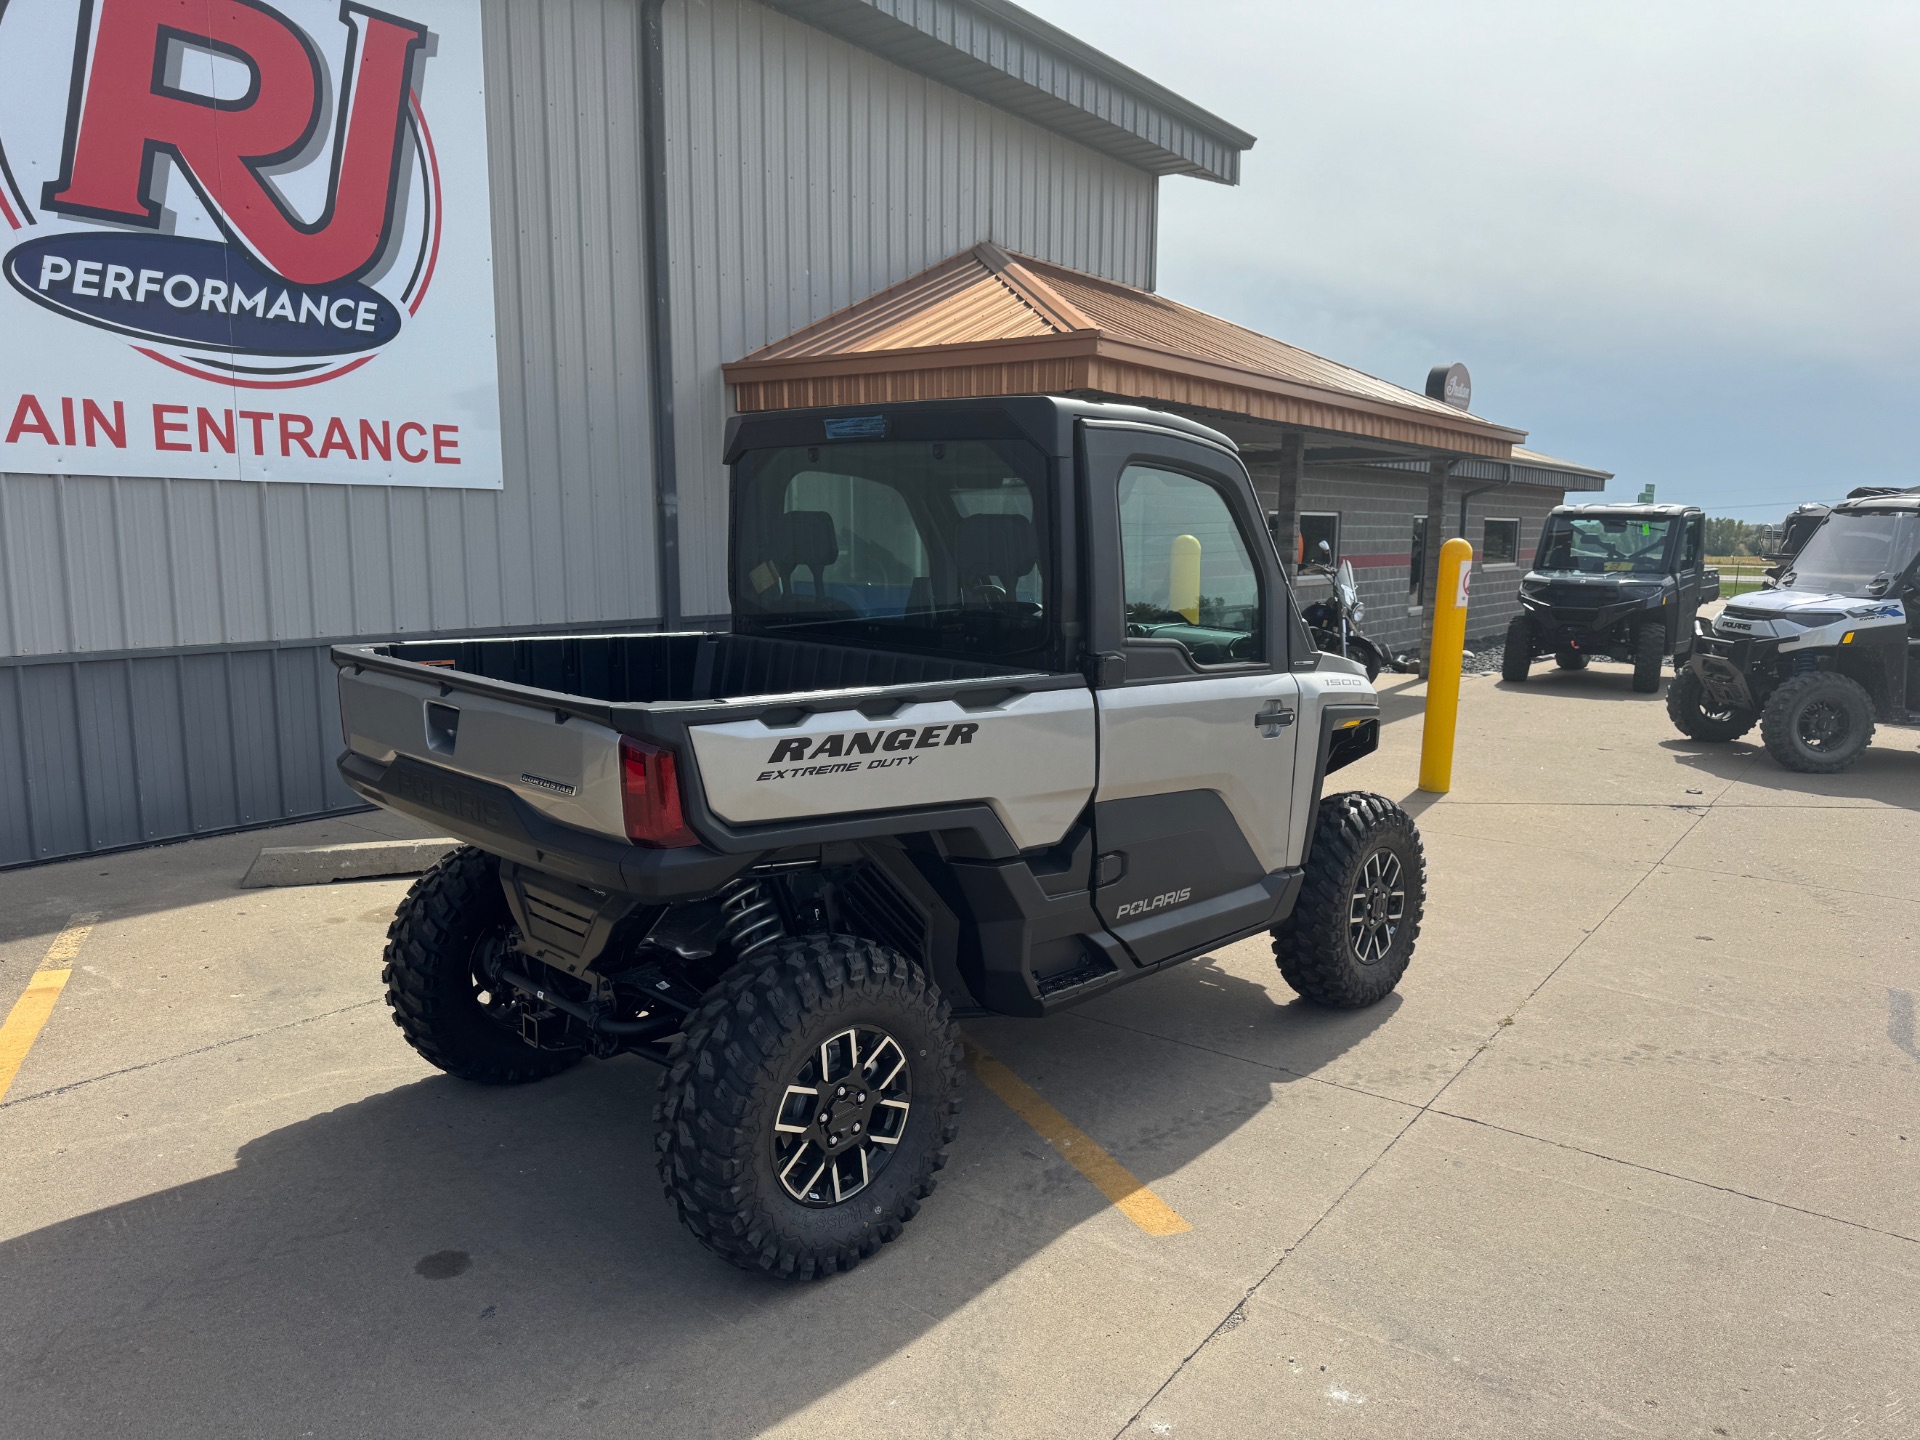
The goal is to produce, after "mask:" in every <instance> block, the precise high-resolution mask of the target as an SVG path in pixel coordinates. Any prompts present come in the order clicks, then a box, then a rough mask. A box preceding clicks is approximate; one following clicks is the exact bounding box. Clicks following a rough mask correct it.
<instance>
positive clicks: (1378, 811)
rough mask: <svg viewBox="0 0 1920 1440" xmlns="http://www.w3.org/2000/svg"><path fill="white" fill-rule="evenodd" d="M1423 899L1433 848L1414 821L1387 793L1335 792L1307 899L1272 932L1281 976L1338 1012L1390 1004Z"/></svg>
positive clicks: (1312, 861)
mask: <svg viewBox="0 0 1920 1440" xmlns="http://www.w3.org/2000/svg"><path fill="white" fill-rule="evenodd" d="M1426 899H1427V860H1426V852H1425V851H1424V850H1423V849H1422V848H1421V845H1420V832H1419V830H1418V829H1416V828H1415V827H1414V823H1413V817H1412V816H1410V815H1408V814H1407V812H1406V811H1404V810H1402V809H1401V808H1400V807H1399V806H1398V805H1396V804H1394V803H1393V802H1392V801H1391V800H1389V799H1387V798H1386V797H1385V796H1384V795H1367V794H1361V793H1357V792H1356V793H1354V794H1349V795H1330V796H1328V797H1327V798H1326V799H1325V800H1322V801H1321V802H1320V818H1319V822H1318V823H1317V824H1316V825H1315V827H1314V832H1313V848H1312V850H1311V851H1310V852H1309V854H1308V856H1307V873H1306V877H1305V879H1304V880H1303V881H1302V882H1301V885H1300V898H1299V900H1298V901H1297V902H1296V903H1295V905H1294V907H1293V913H1292V914H1291V915H1289V916H1288V917H1287V918H1286V919H1285V920H1283V921H1282V922H1281V923H1280V924H1279V925H1278V926H1276V927H1275V928H1274V931H1273V958H1274V962H1275V963H1276V964H1277V965H1279V967H1280V976H1281V978H1282V979H1284V980H1285V981H1286V982H1287V984H1289V985H1291V986H1292V987H1293V988H1294V990H1296V991H1297V992H1298V993H1299V994H1300V995H1302V996H1304V997H1305V998H1306V999H1308V1000H1311V1001H1313V1002H1314V1003H1315V1004H1317V1005H1327V1006H1331V1007H1333V1008H1335V1009H1340V1010H1353V1009H1358V1008H1360V1007H1361V1006H1363V1005H1371V1004H1373V1003H1374V1002H1375V1001H1377V1000H1381V999H1384V998H1385V997H1386V996H1387V995H1388V994H1389V993H1390V992H1391V991H1392V990H1393V987H1394V986H1396V985H1398V984H1399V983H1400V977H1401V975H1402V974H1404V973H1405V972H1406V968H1407V962H1408V961H1409V960H1411V959H1412V958H1413V944H1414V941H1416V940H1417V939H1419V938H1420V918H1421V914H1422V912H1423V911H1424V910H1425V908H1426Z"/></svg>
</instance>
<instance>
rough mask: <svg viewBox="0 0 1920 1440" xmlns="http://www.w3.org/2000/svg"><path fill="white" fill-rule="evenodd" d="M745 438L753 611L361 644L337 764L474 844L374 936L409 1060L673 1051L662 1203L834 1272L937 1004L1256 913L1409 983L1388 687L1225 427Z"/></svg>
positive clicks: (940, 419) (490, 1076) (956, 421)
mask: <svg viewBox="0 0 1920 1440" xmlns="http://www.w3.org/2000/svg"><path fill="white" fill-rule="evenodd" d="M728 463H729V465H730V466H731V467H732V487H733V495H732V502H733V504H732V513H733V530H732V535H731V540H730V550H731V560H730V566H731V570H730V578H731V591H732V597H733V605H734V613H733V620H732V626H731V628H730V629H728V630H726V631H722V632H717V633H690V634H658V633H646V634H617V635H570V636H553V635H550V636H539V637H524V638H511V639H475V640H445V641H430V642H419V643H403V644H388V645H344V646H340V647H338V648H337V649H336V650H335V651H334V661H335V663H336V665H338V666H339V670H340V699H341V713H342V717H343V721H344V724H345V727H346V739H347V750H346V753H345V754H344V755H343V756H342V757H341V760H340V770H341V773H342V774H343V775H344V776H345V777H346V780H347V782H348V783H349V784H350V785H352V786H353V788H354V789H355V790H356V791H358V792H359V793H360V794H361V795H363V796H365V797H366V798H367V799H368V800H371V801H373V802H375V803H377V804H380V805H384V806H388V807H390V808H392V809H394V810H397V811H400V812H403V813H405V814H408V815H412V816H416V817H418V818H419V819H422V820H424V821H427V822H428V823H430V824H432V825H434V826H436V827H441V828H444V829H445V830H446V831H447V832H448V833H451V834H453V835H455V836H458V837H459V838H461V839H462V840H464V841H466V842H467V845H466V847H465V848H462V849H460V850H458V851H456V852H454V853H453V854H452V855H451V856H449V857H448V858H447V859H446V860H445V861H443V862H442V863H441V864H440V865H439V866H438V867H437V868H436V869H435V870H433V871H432V872H431V873H429V874H428V875H426V876H425V877H424V878H422V879H421V881H420V882H419V883H418V884H417V885H416V886H415V887H414V889H413V891H412V893H411V894H409V895H408V897H407V898H406V900H405V901H404V902H403V903H402V904H401V906H400V910H399V913H398V915H397V917H396V918H395V920H394V922H393V926H392V929H391V930H390V931H389V940H388V946H387V955H386V983H387V990H388V998H389V1000H390V1002H391V1004H392V1006H393V1012H394V1018H395V1020H396V1021H397V1022H398V1024H399V1026H400V1028H401V1030H402V1031H403V1032H404V1033H405V1035H406V1038H407V1039H408V1041H409V1042H411V1043H412V1045H413V1046H414V1047H415V1049H417V1050H418V1051H419V1052H420V1054H421V1055H423V1056H425V1057H426V1058H427V1059H428V1060H429V1061H431V1062H432V1063H433V1064H435V1065H438V1066H439V1067H441V1068H442V1069H444V1070H447V1071H449V1072H451V1073H452V1074H455V1075H458V1076H462V1077H465V1078H467V1079H470V1080H475V1081H479V1082H482V1083H487V1084H512V1083H517V1082H521V1081H528V1080H537V1079H540V1078H542V1077H544V1076H548V1075H553V1074H555V1073H557V1072H558V1071H561V1070H564V1069H566V1068H567V1067H569V1066H572V1065H576V1064H578V1063H580V1061H581V1060H582V1059H583V1058H585V1057H587V1056H603V1057H604V1056H611V1055H615V1054H619V1053H622V1052H629V1053H634V1054H639V1055H642V1056H646V1057H649V1058H652V1059H655V1060H657V1061H659V1062H661V1063H662V1064H663V1065H664V1066H665V1075H664V1078H663V1080H662V1089H661V1100H660V1105H659V1110H658V1112H657V1127H656V1128H657V1137H656V1143H657V1145H658V1160H659V1171H660V1178H661V1181H662V1183H663V1184H664V1185H665V1187H666V1192H667V1196H668V1198H669V1199H670V1200H671V1201H672V1203H673V1204H674V1205H675V1206H676V1207H677V1208H678V1211H679V1213H680V1216H681V1218H682V1219H683V1220H684V1221H685V1223H686V1224H687V1226H688V1228H690V1229H691V1230H692V1231H693V1233H694V1234H695V1235H696V1236H697V1237H698V1238H699V1239H700V1240H701V1241H702V1242H703V1243H704V1244H705V1245H707V1246H708V1247H709V1248H710V1249H712V1250H714V1251H715V1252H717V1253H718V1254H720V1255H721V1256H723V1257H725V1258H726V1259H728V1260H730V1261H732V1262H734V1263H736V1264H738V1265H741V1266H744V1267H747V1268H750V1269H757V1270H762V1271H766V1272H769V1273H772V1274H776V1275H790V1276H808V1277H811V1276H817V1275H823V1274H826V1273H829V1272H832V1271H835V1270H843V1269H846V1268H847V1267H849V1266H851V1265H853V1264H855V1263H857V1262H858V1261H859V1260H860V1259H861V1258H862V1257H864V1256H867V1255H870V1254H871V1253H872V1252H873V1251H874V1250H875V1248H876V1247H878V1246H879V1245H880V1244H881V1243H882V1242H884V1241H888V1240H891V1239H893V1238H894V1237H895V1236H897V1235H898V1234H899V1233H900V1230H901V1227H902V1225H903V1224H904V1223H905V1222H906V1221H907V1220H908V1219H910V1218H911V1217H912V1216H913V1215H914V1213H915V1211H916V1210H917V1209H918V1208H919V1205H920V1202H921V1200H922V1198H923V1197H925V1196H926V1195H927V1194H928V1193H929V1191H930V1190H931V1189H932V1187H933V1174H934V1172H935V1171H936V1170H938V1169H939V1168H940V1166H941V1165H942V1164H943V1163H944V1162H945V1159H946V1150H947V1145H948V1143H949V1142H950V1141H951V1140H952V1138H953V1135H954V1112H955V1086H956V1083H957V1073H956V1067H957V1065H958V1063H959V1056H960V1047H959V1044H958V1032H957V1031H956V1029H955V1026H954V1017H955V1016H956V1015H962V1016H964V1015H966V1014H979V1013H995V1014H1000V1015H1025V1016H1044V1015H1048V1014H1051V1013H1053V1012H1054V1011H1057V1010H1060V1009H1063V1008H1065V1007H1066V1006H1069V1005H1073V1004H1077V1003H1079V1002H1080V1001H1083V1000H1085V999H1087V998H1089V997H1091V996H1096V995H1101V994H1104V993H1106V992H1107V991H1109V990H1111V989H1113V988H1114V987H1115V986H1119V985H1124V984H1127V983H1129V982H1130V981H1133V980H1137V979H1140V978H1141V977H1142V976H1145V975H1147V974H1150V973H1151V972H1153V971H1155V970H1159V969H1162V968H1164V967H1166V966H1169V965H1174V964H1178V963H1179V962H1181V961H1183V960H1188V959H1191V958H1193V957H1195V956H1197V955H1201V954H1204V953H1206V952H1207V951H1209V950H1213V949H1216V948H1218V947H1219V946H1221V945H1225V944H1228V943H1230V942H1232V941H1235V940H1239V939H1242V938H1244V937H1247V936H1250V935H1258V934H1262V933H1266V932H1271V935H1272V937H1273V948H1274V954H1275V956H1276V958H1277V960H1278V963H1279V968H1280V974H1281V976H1282V977H1283V978H1284V979H1285V980H1286V981H1287V983H1288V984H1289V985H1291V986H1292V987H1293V988H1294V989H1295V990H1297V991H1298V992H1299V993H1300V994H1302V995H1304V996H1306V997H1308V998H1309V999H1310V1000H1313V1001H1317V1002H1319V1003H1321V1004H1325V1005H1332V1006H1359V1005H1368V1004H1372V1003H1373V1002H1375V1001H1377V1000H1379V999H1381V998H1382V997H1383V996H1385V995H1386V994H1387V993H1388V992H1389V991H1391V990H1392V989H1393V988H1394V986H1395V984H1396V983H1398V981H1399V979H1400V975H1401V972H1402V971H1403V970H1405V968H1406V965H1407V962H1408V959H1409V957H1410V956H1411V954H1412V952H1413V946H1414V940H1415V937H1416V936H1417V935H1418V934H1419V930H1420V919H1421V911H1422V904H1423V899H1424V886H1425V867H1424V861H1423V859H1422V852H1421V846H1420V838H1419V835H1418V833H1417V832H1416V831H1415V828H1414V825H1413V822H1412V820H1410V819H1409V818H1408V816H1407V815H1406V814H1405V813H1404V812H1403V811H1402V810H1400V809H1399V807H1398V806H1396V805H1394V804H1393V803H1392V802H1391V801H1389V800H1386V799H1384V798H1382V797H1380V796H1378V795H1368V794H1342V795H1331V796H1323V794H1322V787H1323V784H1324V782H1325V780H1326V777H1327V776H1328V775H1329V774H1331V773H1332V772H1334V771H1336V770H1338V769H1340V768H1341V767H1342V766H1343V765H1346V764H1348V763H1350V762H1351V761H1353V760H1356V759H1358V758H1360V757H1361V756H1364V755H1366V754H1367V753H1369V752H1370V751H1372V750H1373V749H1374V748H1375V746H1376V744H1377V743H1378V737H1379V708H1378V702H1377V700H1376V697H1375V695H1374V692H1373V689H1372V687H1371V686H1370V685H1369V684H1368V682H1367V679H1366V676H1365V675H1364V673H1363V672H1362V670H1361V667H1360V666H1359V665H1357V664H1355V663H1354V662H1352V661H1350V660H1347V659H1344V658H1340V657H1336V656H1329V655H1322V654H1319V653H1317V652H1316V651H1314V650H1313V649H1312V648H1311V646H1310V644H1309V641H1308V638H1307V634H1306V631H1305V629H1304V628H1303V626H1302V624H1301V620H1300V616H1299V614H1298V612H1297V611H1296V609H1295V606H1294V602H1293V597H1292V595H1291V594H1290V592H1289V589H1288V586H1287V581H1286V577H1285V575H1284V574H1283V572H1282V571H1281V568H1280V566H1279V564H1278V563H1277V557H1276V555H1275V552H1274V548H1273V545H1272V543H1271V541H1270V539H1269V537H1268V535H1267V533H1266V531H1265V529H1264V527H1263V526H1262V524H1261V523H1260V511H1259V509H1258V507H1257V505H1256V502H1255V498H1254V493H1253V490H1252V487H1251V485H1250V484H1249V482H1248V478H1247V473H1246V470H1245V469H1244V467H1243V466H1242V464H1241V462H1240V459H1239V457H1238V455H1237V454H1236V453H1235V451H1234V448H1233V446H1232V445H1231V443H1229V442H1228V441H1227V440H1226V439H1225V438H1223V437H1222V436H1220V435H1217V434H1215V433H1214V432H1213V431H1210V430H1208V429H1205V428H1204V427H1202V426H1200V425H1197V424H1194V423H1192V422H1191V421H1187V420H1183V419H1178V418H1175V417H1173V416H1169V415H1162V414H1156V413H1153V412H1150V411H1146V410H1139V409H1133V408H1130V407H1125V406H1110V405H1093V404H1086V403H1082V402H1076V401H1071V400H1059V399H1048V398H1039V397H1033V398H1017V399H1010V400H983V401H968V402H959V401H956V402H947V403H940V404H927V405H915V406H895V407H886V406H882V407H879V408H870V409H866V410H861V411H833V412H819V411H798V412H787V413H779V414H767V415H755V416H748V417H745V418H742V419H737V420H735V421H733V422H732V427H731V431H730V440H729V446H728Z"/></svg>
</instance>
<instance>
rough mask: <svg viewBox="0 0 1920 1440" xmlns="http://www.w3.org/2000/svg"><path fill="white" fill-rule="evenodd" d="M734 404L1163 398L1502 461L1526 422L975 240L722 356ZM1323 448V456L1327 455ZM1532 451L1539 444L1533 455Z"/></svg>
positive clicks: (1238, 435)
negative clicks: (1509, 421)
mask: <svg viewBox="0 0 1920 1440" xmlns="http://www.w3.org/2000/svg"><path fill="white" fill-rule="evenodd" d="M725 374H726V379H727V382H728V383H729V384H730V385H732V386H733V387H734V403H735V406H736V407H737V408H738V409H739V410H740V411H742V412H746V411H753V410H786V409H799V408H803V407H811V406H819V405H866V404H877V403H880V402H883V401H895V400H936V399H959V398H967V397H976V396H990V395H1032V394H1041V393H1049V394H1084V395H1088V396H1100V397H1105V398H1116V399H1126V400H1135V401H1140V402H1143V403H1146V404H1149V405H1158V406H1160V407H1162V408H1175V409H1178V410H1181V411H1183V412H1186V413H1189V414H1192V415H1195V416H1196V417H1198V418H1202V419H1205V420H1207V421H1208V423H1211V424H1216V425H1218V426H1219V428H1221V429H1223V430H1225V431H1226V432H1227V433H1228V434H1230V435H1232V436H1233V438H1235V439H1236V440H1238V441H1240V442H1241V443H1242V444H1247V443H1249V442H1251V443H1253V444H1256V445H1258V444H1262V443H1264V444H1269V445H1270V444H1273V443H1275V440H1276V438H1277V436H1278V433H1279V431H1280V430H1281V429H1282V428H1284V429H1286V430H1291V431H1293V432H1295V433H1296V434H1299V433H1302V432H1304V433H1305V435H1306V437H1307V439H1308V443H1309V445H1311V446H1313V447H1314V448H1317V449H1328V450H1330V451H1333V450H1339V451H1346V452H1348V455H1347V456H1346V457H1343V458H1351V459H1353V460H1360V459H1361V458H1362V456H1365V457H1366V458H1367V459H1387V458H1389V457H1391V456H1394V455H1399V456H1407V457H1411V456H1419V455H1426V456H1432V455H1436V454H1438V455H1452V456H1462V457H1465V456H1475V457H1483V458H1485V459H1489V460H1500V461H1513V460H1516V459H1518V458H1520V456H1517V455H1516V453H1515V447H1516V446H1517V445H1519V444H1520V442H1522V441H1523V440H1525V439H1526V432H1525V431H1523V430H1515V429H1512V428H1510V427H1508V426H1505V425H1498V424H1495V423H1494V422H1493V421H1490V420H1484V419H1482V418H1480V417H1479V416H1477V415H1473V414H1470V413H1469V412H1467V411H1464V410H1458V409H1455V408H1454V407H1453V406H1451V405H1448V404H1445V403H1444V402H1442V401H1439V400H1435V399H1432V398H1430V397H1428V396H1426V395H1422V394H1419V393H1418V392H1416V391H1412V390H1407V389H1403V388H1402V387H1400V386H1398V385H1393V384H1389V383H1388V382H1387V381H1384V380H1379V379H1376V378H1375V377H1373V376H1371V375H1367V374H1365V373H1363V372H1361V371H1359V370H1355V369H1352V368H1351V367H1349V366H1346V365H1341V364H1338V363H1336V362H1334V361H1332V360H1327V359H1323V358H1322V357H1320V356H1318V355H1314V354H1311V353H1310V352H1308V351H1305V350H1302V349H1299V348H1298V347H1296V346H1293V345H1288V344H1286V343H1285V342H1284V341H1280V340H1275V339H1272V338H1271V337H1269V336H1266V335H1261V334H1259V333H1257V332H1256V331H1253V330H1248V329H1246V328H1245V327H1244V326H1240V325H1235V324H1233V323H1231V322H1230V321H1226V320H1222V319H1219V318H1218V317H1217V316H1213V315H1209V314H1206V313H1205V312H1204V311H1200V310H1195V309H1192V308H1191V307H1189V306H1186V305H1181V304H1177V303H1176V302H1174V301H1172V300H1168V299H1166V298H1165V297H1163V296H1160V295H1156V294H1154V293H1153V292H1151V291H1148V290H1138V289H1135V288H1133V287H1132V286H1128V285H1119V284H1115V283H1114V282H1112V281H1110V280H1102V279H1099V278H1097V277H1095V276H1092V275H1086V274H1082V273H1081V272H1079V271H1075V270H1068V269H1064V268H1062V267H1061V266H1058V265H1051V264H1048V263H1046V262H1044V261H1040V260H1033V259H1028V258H1026V257H1024V256H1019V255H1012V254H1009V253H1007V252H1006V251H1003V250H1001V249H999V248H997V247H996V246H992V245H976V246H974V247H973V249H971V250H967V251H963V252H962V253H961V254H958V255H955V256H954V257H952V258H951V259H949V260H945V261H943V262H941V263H940V264H938V265H936V266H934V267H933V268H932V269H930V270H924V271H922V272H921V273H920V274H918V275H915V276H914V277H912V278H911V279H909V280H906V281H903V282H902V283H900V284H899V285H896V286H894V287H893V288H892V289H890V290H884V291H882V292H881V293H879V294H878V295H875V296H873V297H871V298H870V299H867V300H863V301H861V302H860V303H859V304H856V305H853V306H850V307H849V308H847V309H845V310H842V311H840V312H839V313H838V314H835V315H830V316H828V317H827V318H826V319H824V320H821V321H819V322H817V323H816V324H813V325H809V326H808V327H807V328H806V329H804V330H801V331H798V332H797V333H795V334H793V335H790V336H788V337H787V338H786V339H784V340H780V341H777V342H775V343H774V344H772V345H768V346H766V347H765V348H764V349H761V350H757V351H755V352H754V353H753V354H751V355H749V356H747V357H746V358H745V359H742V360H738V361H736V362H734V363H733V364H731V365H728V366H726V367H725ZM1328 458H1332V455H1331V454H1329V457H1328ZM1541 458H1543V459H1544V458H1545V457H1541Z"/></svg>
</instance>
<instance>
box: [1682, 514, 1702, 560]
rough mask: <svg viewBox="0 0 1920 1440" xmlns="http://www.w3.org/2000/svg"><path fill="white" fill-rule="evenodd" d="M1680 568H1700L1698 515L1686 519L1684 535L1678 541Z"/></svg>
mask: <svg viewBox="0 0 1920 1440" xmlns="http://www.w3.org/2000/svg"><path fill="white" fill-rule="evenodd" d="M1680 568H1681V569H1682V570H1697V569H1699V568H1700V517H1699V516H1698V515H1695V516H1693V517H1692V518H1690V519H1689V520H1688V521H1687V529H1686V535H1685V538H1684V539H1682V540H1681V542H1680Z"/></svg>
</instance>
